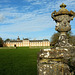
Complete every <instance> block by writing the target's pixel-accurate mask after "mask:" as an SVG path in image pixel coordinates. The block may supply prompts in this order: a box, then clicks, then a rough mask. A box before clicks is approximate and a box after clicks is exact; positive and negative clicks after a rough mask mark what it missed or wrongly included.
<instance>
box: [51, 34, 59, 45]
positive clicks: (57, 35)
mask: <svg viewBox="0 0 75 75" xmlns="http://www.w3.org/2000/svg"><path fill="white" fill-rule="evenodd" d="M59 35H60V33H54V34H53V35H52V37H51V46H54V45H55V44H56V43H57V41H58V39H59Z"/></svg>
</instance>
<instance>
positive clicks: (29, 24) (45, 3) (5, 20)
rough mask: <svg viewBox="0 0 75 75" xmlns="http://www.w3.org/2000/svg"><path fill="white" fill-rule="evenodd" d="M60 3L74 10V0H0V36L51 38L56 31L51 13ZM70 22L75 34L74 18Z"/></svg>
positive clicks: (4, 37) (11, 37) (57, 8)
mask: <svg viewBox="0 0 75 75" xmlns="http://www.w3.org/2000/svg"><path fill="white" fill-rule="evenodd" d="M62 3H65V4H66V5H67V7H66V8H67V9H68V10H69V11H70V10H72V11H75V0H0V37H2V38H3V40H5V39H7V38H10V39H17V37H18V36H19V37H20V39H23V38H29V39H37V40H42V39H49V40H51V36H52V35H53V34H54V33H56V31H55V25H56V23H55V21H54V20H53V19H52V18H51V13H52V12H53V11H54V10H56V11H59V9H60V7H59V6H60V5H61V4H62ZM70 24H71V27H72V33H73V34H74V35H75V25H74V24H75V18H74V19H73V21H71V23H70Z"/></svg>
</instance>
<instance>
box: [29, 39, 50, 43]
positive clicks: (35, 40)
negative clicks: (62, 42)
mask: <svg viewBox="0 0 75 75" xmlns="http://www.w3.org/2000/svg"><path fill="white" fill-rule="evenodd" d="M29 41H30V42H43V41H49V40H48V39H44V40H29Z"/></svg>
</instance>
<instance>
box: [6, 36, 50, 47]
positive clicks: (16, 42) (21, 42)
mask: <svg viewBox="0 0 75 75" xmlns="http://www.w3.org/2000/svg"><path fill="white" fill-rule="evenodd" d="M5 45H6V46H7V47H14V46H16V47H22V46H29V47H31V46H50V41H49V40H48V39H44V40H29V39H28V38H25V39H23V40H20V38H19V37H18V38H17V40H12V41H6V42H5Z"/></svg>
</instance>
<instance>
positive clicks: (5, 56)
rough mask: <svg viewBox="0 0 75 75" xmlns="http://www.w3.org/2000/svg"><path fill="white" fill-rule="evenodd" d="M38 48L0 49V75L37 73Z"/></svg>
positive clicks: (32, 74)
mask: <svg viewBox="0 0 75 75" xmlns="http://www.w3.org/2000/svg"><path fill="white" fill-rule="evenodd" d="M39 51H40V48H24V47H23V48H22V47H21V48H17V49H0V75H37V53H38V52H39Z"/></svg>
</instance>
